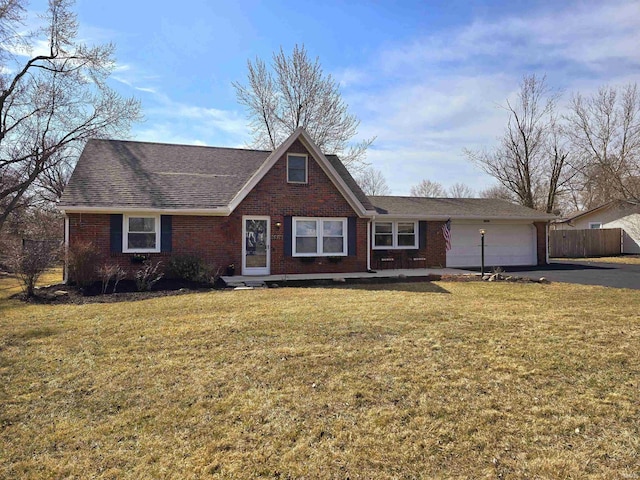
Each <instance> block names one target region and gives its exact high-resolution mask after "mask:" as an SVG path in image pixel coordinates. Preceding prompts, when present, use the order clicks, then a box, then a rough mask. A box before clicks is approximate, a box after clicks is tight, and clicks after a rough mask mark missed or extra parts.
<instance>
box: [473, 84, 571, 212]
mask: <svg viewBox="0 0 640 480" xmlns="http://www.w3.org/2000/svg"><path fill="white" fill-rule="evenodd" d="M557 100H558V95H557V94H555V93H553V92H551V91H550V89H549V88H548V87H547V84H546V77H542V78H538V77H536V76H535V75H530V76H525V77H524V78H523V81H522V83H521V84H520V90H519V92H518V97H517V100H516V102H514V103H512V102H511V101H509V100H507V102H506V106H505V107H504V108H505V110H506V111H507V112H508V114H509V121H508V124H507V128H506V130H505V133H504V135H503V137H502V139H501V141H500V144H499V145H498V146H497V147H496V148H495V149H494V150H493V151H486V150H485V151H479V152H473V151H469V150H467V151H466V152H465V153H466V154H467V156H468V157H469V158H470V159H471V160H472V161H474V162H475V163H476V164H477V165H479V166H480V168H482V169H483V170H484V171H485V172H487V173H488V174H489V175H491V176H492V177H494V178H495V179H496V180H498V182H500V184H501V185H502V186H504V187H505V188H506V189H507V190H509V191H510V192H512V193H513V194H514V196H515V198H516V199H517V201H518V202H519V203H520V204H522V205H524V206H526V207H530V208H537V209H540V210H544V211H546V212H552V211H553V210H554V204H555V202H556V197H557V195H558V193H560V192H562V190H563V188H564V187H565V185H566V183H567V182H568V181H569V178H568V177H567V175H566V171H567V159H568V150H567V148H566V143H565V142H564V137H563V130H562V129H561V128H560V125H559V124H558V120H557V116H556V114H555V109H556V103H557Z"/></svg>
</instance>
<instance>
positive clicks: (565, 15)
mask: <svg viewBox="0 0 640 480" xmlns="http://www.w3.org/2000/svg"><path fill="white" fill-rule="evenodd" d="M563 5H564V7H562V8H555V10H553V11H528V12H526V13H523V14H522V16H519V17H517V16H506V17H503V18H495V19H491V20H482V19H476V20H475V21H473V22H472V23H470V24H468V25H465V26H462V27H458V28H456V29H452V30H448V31H444V32H440V33H438V34H435V35H430V36H426V37H422V38H418V39H414V40H413V41H411V42H408V43H407V44H404V45H396V46H395V47H394V48H391V49H386V50H384V51H382V52H381V53H380V56H379V57H378V58H377V59H376V60H375V61H374V62H372V63H371V64H369V65H365V66H363V67H361V68H360V69H354V68H352V69H349V70H346V71H345V73H344V78H345V79H346V80H344V85H345V86H346V87H347V88H345V96H346V100H347V102H348V103H349V105H350V106H351V108H352V111H353V112H354V113H356V115H358V117H359V118H361V120H362V123H361V126H360V134H361V136H362V137H364V138H366V137H370V136H374V135H375V136H377V140H376V143H375V145H374V147H375V148H373V149H371V150H370V152H369V155H368V161H369V162H371V163H373V165H374V166H375V167H376V168H379V169H380V170H382V172H383V173H384V174H385V176H386V178H387V181H388V183H389V185H390V187H391V188H392V190H393V192H394V193H396V194H406V193H408V191H409V187H410V186H411V185H413V184H416V183H417V182H418V181H420V179H422V178H429V179H431V180H435V181H439V182H441V183H443V184H444V185H445V186H448V185H451V184H453V183H455V182H458V181H462V182H465V183H467V184H469V185H470V186H472V187H474V188H476V189H482V188H485V187H487V186H489V185H490V184H491V183H493V180H492V179H491V178H490V177H489V176H487V175H486V174H484V173H483V172H481V171H479V170H478V169H476V168H475V167H474V166H473V165H472V164H471V163H470V162H469V161H468V160H467V159H466V158H465V157H464V155H463V153H462V152H463V149H464V148H470V149H478V148H482V147H489V148H490V147H491V146H492V145H494V144H495V142H496V141H497V138H498V137H499V136H500V134H501V133H502V131H503V129H504V126H505V124H506V119H507V116H506V112H505V111H504V110H502V109H501V108H499V105H504V103H505V100H506V99H507V98H510V97H512V96H513V95H514V94H515V93H516V92H517V90H518V86H519V82H520V80H521V79H522V76H523V75H524V74H530V73H538V74H544V73H547V74H548V82H549V84H550V85H551V86H552V87H554V88H561V89H563V90H565V91H566V92H567V93H570V92H572V91H577V90H580V91H582V92H583V93H589V92H590V91H593V90H594V89H595V88H597V86H599V85H602V84H605V83H608V84H623V83H628V82H638V81H640V68H639V67H640V49H638V45H640V3H638V2H636V1H634V2H616V3H607V4H604V5H602V4H599V3H575V4H563ZM371 78H377V79H378V81H377V82H376V83H375V85H371V84H370V83H369V82H370V80H369V79H371ZM567 96H568V95H567Z"/></svg>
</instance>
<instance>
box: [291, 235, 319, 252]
mask: <svg viewBox="0 0 640 480" xmlns="http://www.w3.org/2000/svg"><path fill="white" fill-rule="evenodd" d="M317 246H318V242H317V239H316V237H297V238H296V253H317V252H316V248H317Z"/></svg>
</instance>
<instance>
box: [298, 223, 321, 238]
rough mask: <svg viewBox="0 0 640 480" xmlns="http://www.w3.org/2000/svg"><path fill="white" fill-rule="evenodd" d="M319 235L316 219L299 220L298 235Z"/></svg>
mask: <svg viewBox="0 0 640 480" xmlns="http://www.w3.org/2000/svg"><path fill="white" fill-rule="evenodd" d="M316 235H317V229H316V221H315V220H297V221H296V236H297V237H301V236H302V237H311V236H313V237H315V236H316Z"/></svg>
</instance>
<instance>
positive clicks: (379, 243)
mask: <svg viewBox="0 0 640 480" xmlns="http://www.w3.org/2000/svg"><path fill="white" fill-rule="evenodd" d="M374 238H375V246H376V247H390V246H391V245H393V241H392V239H393V237H392V236H391V235H390V234H388V235H380V234H376V235H375V237H374Z"/></svg>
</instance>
